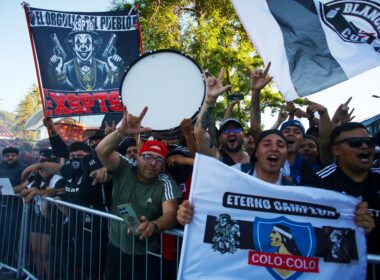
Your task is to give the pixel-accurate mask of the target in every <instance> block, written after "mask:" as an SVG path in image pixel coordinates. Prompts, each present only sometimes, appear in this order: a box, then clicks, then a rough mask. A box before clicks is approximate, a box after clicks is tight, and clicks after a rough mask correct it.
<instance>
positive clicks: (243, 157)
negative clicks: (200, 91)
mask: <svg viewBox="0 0 380 280" xmlns="http://www.w3.org/2000/svg"><path fill="white" fill-rule="evenodd" d="M222 80H223V70H221V71H220V73H219V77H218V78H215V77H208V78H207V79H206V98H205V101H204V102H203V104H202V107H201V110H200V112H199V114H198V117H197V121H196V123H195V127H194V136H195V140H196V143H197V150H198V152H199V153H202V154H205V155H209V156H211V157H214V158H217V159H219V160H220V161H222V162H223V163H225V164H227V165H229V166H232V165H235V164H247V163H249V162H250V156H249V154H248V153H247V152H245V151H244V150H243V143H244V140H243V127H242V125H241V123H240V122H239V121H238V120H237V119H234V118H228V119H225V120H224V121H223V122H222V123H221V124H220V127H219V132H218V133H219V135H218V136H219V141H220V143H221V147H220V149H218V147H216V146H215V144H214V143H213V140H212V139H211V137H210V134H209V132H208V131H207V130H208V128H209V125H210V121H211V114H212V110H213V108H214V106H215V104H216V100H217V98H218V96H219V95H221V94H222V93H223V92H225V91H227V90H228V89H229V88H231V86H230V85H227V86H223V84H222ZM248 170H249V168H248ZM248 170H247V171H248Z"/></svg>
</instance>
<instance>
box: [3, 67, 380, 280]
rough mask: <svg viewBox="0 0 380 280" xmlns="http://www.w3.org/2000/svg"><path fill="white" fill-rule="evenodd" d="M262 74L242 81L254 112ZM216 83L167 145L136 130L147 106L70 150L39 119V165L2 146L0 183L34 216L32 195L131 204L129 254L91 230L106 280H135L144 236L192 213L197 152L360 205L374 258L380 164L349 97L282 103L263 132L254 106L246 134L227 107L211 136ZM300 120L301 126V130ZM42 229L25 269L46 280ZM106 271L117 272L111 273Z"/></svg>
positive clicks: (97, 204) (123, 235) (219, 83)
mask: <svg viewBox="0 0 380 280" xmlns="http://www.w3.org/2000/svg"><path fill="white" fill-rule="evenodd" d="M268 69H269V65H268V67H267V68H266V69H265V70H264V71H261V70H255V71H253V72H252V74H251V93H250V94H251V95H252V102H255V105H257V103H258V102H259V97H260V91H261V90H262V89H263V88H264V87H265V86H266V85H267V84H268V83H269V82H270V81H271V78H270V77H268V76H267V72H268ZM223 77H224V74H223V71H221V72H220V74H219V76H218V77H212V76H211V77H208V78H206V98H205V101H204V103H203V104H202V107H201V109H200V111H199V113H198V116H197V120H196V122H195V124H194V125H192V122H191V120H190V119H185V120H183V121H182V122H181V124H180V128H181V134H180V135H176V136H177V138H176V139H172V140H170V141H168V140H167V139H159V137H152V136H150V137H149V133H150V130H149V129H147V128H142V127H141V120H142V119H143V118H144V115H145V113H146V112H147V110H148V108H144V109H143V110H142V112H141V114H140V115H139V116H134V115H132V114H130V113H129V112H128V111H127V108H126V107H124V117H123V119H122V121H121V122H120V124H119V125H118V127H117V128H116V126H115V124H112V125H111V126H106V129H105V131H98V132H97V133H95V134H94V135H93V136H91V137H89V139H87V140H86V141H85V142H74V143H70V144H68V143H65V142H64V141H63V140H62V138H61V137H60V136H59V134H57V133H56V132H55V130H54V127H53V122H52V120H51V119H45V121H44V124H45V126H46V127H47V129H48V131H49V135H50V138H49V140H50V144H51V149H44V150H41V151H40V156H39V160H38V162H36V163H33V164H30V165H29V166H25V165H24V164H23V163H21V162H20V160H18V156H19V151H18V149H17V148H14V147H7V148H5V149H4V150H3V153H2V154H3V162H2V163H1V165H0V177H2V178H4V177H7V178H9V179H10V181H11V184H12V186H13V188H14V191H15V192H16V193H18V194H19V195H20V196H21V197H23V198H24V200H25V202H26V203H30V202H32V201H33V200H34V203H35V205H37V206H38V207H37V211H40V213H43V212H44V207H46V206H44V203H43V200H41V199H39V197H41V196H51V197H54V198H56V199H60V200H63V201H67V202H69V203H72V204H77V205H81V206H84V207H87V208H92V209H95V210H100V211H105V212H110V213H112V214H115V215H118V216H121V214H120V212H119V211H118V206H119V205H122V204H125V203H131V204H132V205H133V208H134V211H135V212H136V214H137V216H138V217H139V219H140V221H139V226H138V227H137V228H136V232H137V233H138V235H137V238H136V241H135V245H134V246H135V247H134V248H133V250H132V239H133V238H132V236H133V235H132V234H131V230H130V229H127V227H126V225H124V226H123V227H122V230H118V228H117V226H116V224H114V223H113V222H112V223H111V224H110V225H109V228H107V225H106V224H103V225H102V226H100V227H97V228H98V232H96V233H94V234H95V236H103V235H104V236H106V235H107V234H104V233H105V232H107V231H108V241H107V240H105V241H104V242H103V245H106V244H107V243H108V244H107V248H99V247H101V246H93V245H94V244H92V243H90V244H89V245H88V246H91V247H92V248H98V250H100V249H102V250H104V251H106V252H107V254H106V260H104V262H102V264H104V269H101V270H100V271H101V273H102V274H103V273H104V275H105V276H104V277H105V278H106V279H118V278H120V277H121V279H127V278H128V275H130V273H131V272H130V269H131V267H132V262H133V263H134V265H133V267H134V274H135V275H136V279H144V277H145V272H144V268H145V261H146V257H145V239H148V246H149V249H150V250H152V251H158V250H159V248H160V240H159V233H161V232H163V231H165V230H168V229H171V228H174V227H178V226H181V225H182V226H183V225H185V224H187V223H190V222H191V219H192V217H193V213H194V211H196V209H193V206H192V205H191V204H190V202H189V201H188V196H189V189H190V185H191V174H192V168H193V163H194V157H195V153H196V152H198V153H202V154H205V155H208V156H211V157H214V158H216V159H218V160H220V161H222V162H223V163H225V164H226V165H228V166H231V168H237V169H239V170H241V171H242V172H244V173H247V174H250V175H252V176H255V177H257V178H259V179H261V180H263V181H266V182H269V183H273V184H279V185H288V186H294V187H296V186H298V185H302V186H313V187H318V188H324V189H330V190H333V191H338V192H342V193H347V194H349V195H352V196H355V197H360V198H362V199H363V202H361V203H360V204H358V206H357V209H356V212H355V222H356V224H357V225H358V226H359V227H363V228H364V229H365V232H366V236H367V245H368V252H369V253H375V254H380V243H379V242H378V240H379V237H380V168H378V167H379V162H380V161H379V160H378V159H376V158H375V154H376V153H375V146H379V145H380V143H379V135H377V136H376V137H371V136H370V135H369V133H368V131H367V130H366V128H365V127H364V126H363V125H362V124H360V123H357V122H352V118H353V117H352V112H353V110H351V111H350V108H349V102H350V100H347V101H346V102H344V103H342V105H341V106H339V107H338V108H337V110H336V112H335V113H334V115H333V117H332V118H330V116H329V112H328V110H327V109H326V107H324V106H323V105H322V104H318V103H315V102H311V101H309V100H307V99H306V100H305V104H306V105H307V108H306V110H302V109H301V108H297V106H295V105H294V103H291V102H289V103H287V104H286V106H284V107H283V108H281V110H280V111H279V113H278V119H277V120H276V122H275V123H274V124H273V126H272V127H271V129H269V130H264V131H261V124H260V123H259V121H258V120H256V119H255V117H254V116H255V115H257V112H254V110H255V108H256V110H257V106H251V112H250V113H251V120H250V128H249V129H248V130H246V131H244V127H245V126H244V125H243V124H242V122H241V121H240V120H239V119H236V118H232V117H231V116H232V113H233V106H234V105H235V104H236V102H235V101H233V102H232V103H230V104H229V106H228V108H227V109H226V115H225V118H224V120H223V121H221V123H220V125H219V128H218V129H217V133H214V131H215V127H214V123H213V122H212V111H213V108H214V106H215V104H216V100H217V98H218V97H219V96H220V95H221V94H222V93H224V92H226V91H228V89H229V88H230V86H229V85H223ZM258 104H259V103H258ZM252 105H253V104H252ZM295 117H297V118H298V119H295ZM300 118H306V119H307V120H308V122H309V128H308V129H305V127H304V125H303V124H302V122H301V121H300V120H299V119H300ZM45 211H46V210H45ZM62 213H63V216H64V217H66V218H67V219H68V220H70V223H75V224H78V225H80V226H82V225H83V227H86V225H88V224H90V223H88V222H89V221H88V219H87V218H86V221H83V220H81V219H82V218H80V217H78V215H73V213H74V212H71V213H70V212H68V211H67V209H66V210H65V209H62ZM42 217H44V215H42ZM46 219H47V218H46ZM91 219H92V220H91ZM91 219H90V220H91V221H90V222H91V224H92V223H95V224H98V223H99V221H96V219H97V218H96V217H92V218H91ZM43 224H44V225H46V226H45V227H39V230H31V233H30V247H31V248H30V254H31V256H32V258H31V259H32V260H33V263H32V264H30V265H34V266H35V267H36V271H37V276H38V277H40V278H45V279H48V278H49V276H50V275H49V269H48V268H49V259H48V251H49V242H50V236H49V234H48V232H49V231H48V229H47V227H49V226H50V225H49V223H48V222H44V223H43ZM31 228H32V229H33V225H32V226H31ZM76 238H77V239H78V240H81V239H82V237H81V236H80V237H78V236H77V237H76ZM95 239H96V240H99V239H98V238H95ZM172 243H173V240H170V238H166V239H165V238H164V242H163V246H164V247H165V246H166V248H171V246H172ZM95 251H96V250H95V249H94V252H93V254H96V252H95ZM104 251H103V252H104ZM120 251H121V254H120ZM133 252H134V255H135V258H134V259H132V258H131V256H132V254H133ZM164 258H166V259H167V260H172V259H173V254H171V252H170V250H164ZM75 263H76V262H75V261H74V265H75ZM150 263H151V264H152V266H150V274H149V275H153V279H155V276H156V275H157V274H155V273H152V271H156V270H158V269H159V263H156V262H155V260H154V259H152V260H150ZM120 264H126V265H120ZM115 266H116V267H121V269H114V267H115ZM81 269H82V270H84V271H85V272H84V273H85V274H86V273H89V271H90V270H91V269H92V268H91V265H90V267H88V268H83V267H82V268H81ZM173 271H174V275H172V277H173V278H174V277H175V269H174V270H173ZM51 273H52V272H51V271H50V274H51ZM167 273H169V272H167ZM169 274H170V273H169ZM169 274H167V275H169ZM94 275H96V272H94ZM97 277H98V278H101V276H100V275H97ZM168 277H169V276H168ZM95 278H96V277H94V279H95Z"/></svg>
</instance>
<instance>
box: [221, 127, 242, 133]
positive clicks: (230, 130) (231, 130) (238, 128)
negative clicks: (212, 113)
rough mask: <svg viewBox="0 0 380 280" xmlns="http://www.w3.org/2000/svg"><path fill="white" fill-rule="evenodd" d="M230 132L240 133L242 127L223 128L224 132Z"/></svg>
mask: <svg viewBox="0 0 380 280" xmlns="http://www.w3.org/2000/svg"><path fill="white" fill-rule="evenodd" d="M231 132H233V133H240V132H242V129H241V128H240V127H234V128H226V129H224V130H223V133H224V134H230V133H231Z"/></svg>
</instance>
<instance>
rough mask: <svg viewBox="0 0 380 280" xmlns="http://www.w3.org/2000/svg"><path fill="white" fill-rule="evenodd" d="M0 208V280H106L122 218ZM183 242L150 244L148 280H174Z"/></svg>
mask: <svg viewBox="0 0 380 280" xmlns="http://www.w3.org/2000/svg"><path fill="white" fill-rule="evenodd" d="M0 203H1V204H0V206H1V208H0V280H1V279H25V278H26V279H49V280H50V279H70V280H71V279H106V278H105V277H104V273H105V261H106V256H107V253H108V249H109V248H107V245H108V234H109V233H110V231H111V227H110V222H111V221H113V222H116V223H117V224H118V226H119V227H118V230H120V232H121V225H122V224H123V223H124V221H123V219H122V218H120V217H118V216H115V215H112V214H109V213H105V212H102V211H97V210H94V209H90V208H86V207H82V206H79V205H74V204H70V203H67V202H64V201H60V200H55V199H52V198H46V197H35V198H34V199H33V201H32V203H30V204H26V203H24V202H23V200H22V199H21V198H19V197H17V196H0ZM120 236H122V235H120ZM168 237H169V238H168ZM182 237H183V231H182V230H178V229H173V230H170V231H166V232H165V234H161V238H160V241H161V251H160V252H151V251H149V250H147V248H148V246H147V244H148V243H147V242H146V255H145V262H146V264H145V276H146V277H147V279H165V280H166V279H168V280H171V279H176V276H177V272H178V271H177V269H178V265H179V256H180V248H181V244H182ZM120 241H121V240H120ZM162 248H164V250H162ZM168 248H170V250H169V251H168V250H166V249H168ZM133 249H134V243H133ZM165 250H166V252H165ZM133 252H134V251H133ZM117 254H118V263H122V264H123V266H125V265H126V264H125V262H122V253H121V250H118V252H117ZM131 258H132V261H131V263H130V265H131V267H130V269H129V273H130V274H128V275H127V276H126V277H122V276H121V275H122V274H121V269H122V267H121V266H117V264H114V266H113V269H115V270H119V272H120V276H119V279H133V278H134V275H135V274H134V273H135V271H134V265H135V254H134V253H133V254H132V256H131ZM367 258H368V263H369V267H370V269H369V275H368V278H369V279H377V278H376V276H377V275H379V272H378V271H379V268H380V255H368V256H367ZM153 260H155V262H158V263H159V270H158V271H157V270H152V268H151V263H152V261H153ZM376 270H377V275H376ZM114 279H115V278H113V279H112V280H114ZM138 279H139V278H138ZM115 280H117V279H115Z"/></svg>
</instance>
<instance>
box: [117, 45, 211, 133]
mask: <svg viewBox="0 0 380 280" xmlns="http://www.w3.org/2000/svg"><path fill="white" fill-rule="evenodd" d="M163 52H169V53H175V54H179V55H182V56H185V57H186V58H188V59H189V60H190V61H191V62H193V64H195V66H196V67H197V68H198V70H199V72H200V73H201V74H202V75H203V74H204V72H203V70H202V69H201V67H200V66H199V65H198V63H197V62H196V61H195V60H194V59H193V58H191V57H190V56H189V55H187V54H184V53H181V52H180V51H178V50H175V49H160V50H154V51H147V52H145V53H144V54H142V55H140V56H139V57H138V58H137V59H135V60H134V61H133V62H132V63H131V64H130V65H129V66H128V67H127V69H126V70H125V72H124V74H123V77H122V79H121V83H120V87H119V94H120V99H121V102H122V104H123V106H124V105H125V104H124V102H123V95H122V88H123V84H124V79H125V77H126V76H127V74H128V72H129V71H130V69H131V68H132V67H133V66H134V65H135V64H137V63H138V62H139V61H140V60H141V59H143V58H144V57H147V56H150V55H153V54H157V53H163ZM203 85H204V91H203V98H202V102H201V104H200V105H199V108H198V110H197V111H196V112H195V113H194V114H193V115H192V116H191V118H190V119H191V120H192V123H194V122H195V118H196V117H197V115H198V113H199V111H200V109H201V107H202V104H203V102H204V101H205V98H206V82H205V80H204V79H203ZM179 128H180V125H179V124H178V126H175V127H172V128H168V129H161V130H159V129H152V132H153V133H154V132H156V133H169V132H171V131H173V132H174V131H177V130H180V129H179ZM174 134H175V133H174Z"/></svg>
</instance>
